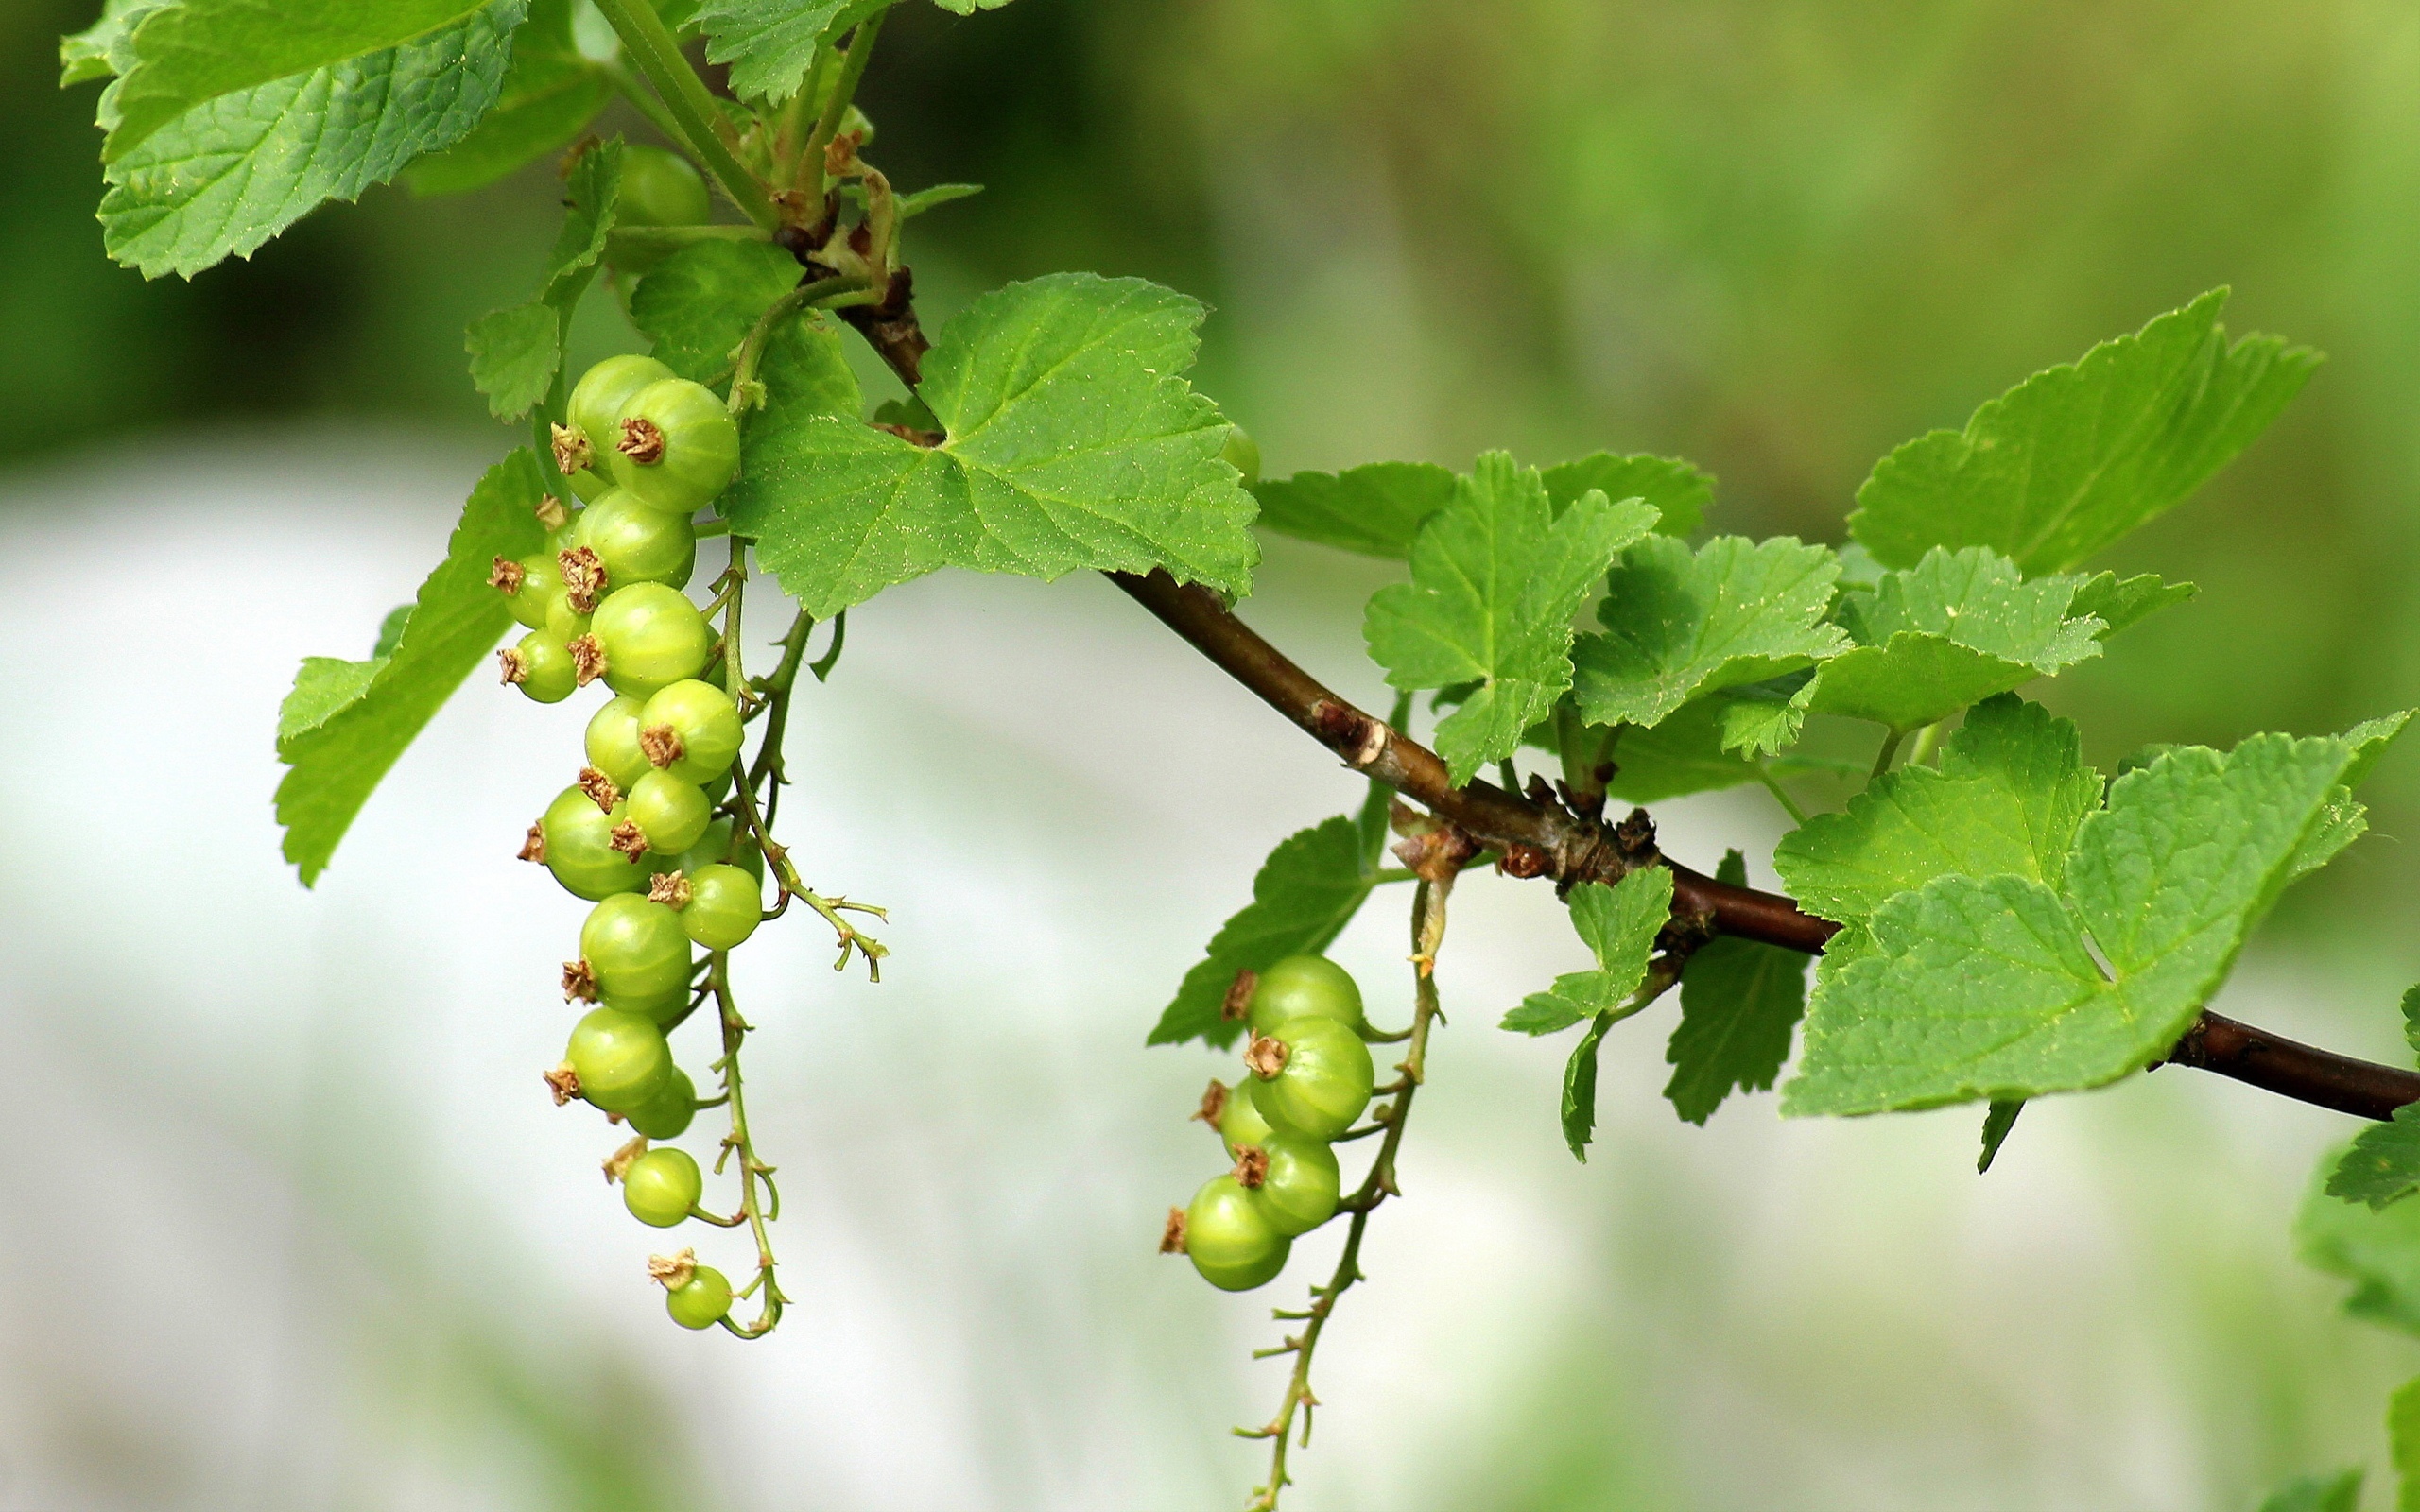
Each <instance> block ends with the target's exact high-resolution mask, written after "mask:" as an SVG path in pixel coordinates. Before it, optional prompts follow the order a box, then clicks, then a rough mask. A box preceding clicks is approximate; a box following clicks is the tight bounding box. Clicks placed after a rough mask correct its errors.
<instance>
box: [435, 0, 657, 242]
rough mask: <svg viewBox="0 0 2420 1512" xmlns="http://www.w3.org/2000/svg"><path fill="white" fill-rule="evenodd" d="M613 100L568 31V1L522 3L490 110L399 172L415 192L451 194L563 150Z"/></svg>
mask: <svg viewBox="0 0 2420 1512" xmlns="http://www.w3.org/2000/svg"><path fill="white" fill-rule="evenodd" d="M613 97H614V81H613V77H612V76H611V75H609V74H607V73H606V71H605V70H604V69H603V68H601V67H599V66H597V64H596V62H594V61H593V60H590V59H589V58H588V57H587V56H586V55H585V54H583V53H582V52H581V51H580V50H579V45H578V43H576V42H575V41H574V38H573V33H572V6H571V3H570V0H530V6H529V19H528V20H527V21H526V22H524V23H523V24H522V26H521V29H520V30H519V31H517V32H515V33H513V36H512V66H511V68H510V69H509V70H508V71H507V72H506V73H505V76H504V86H503V89H502V91H501V93H500V94H498V96H497V98H496V102H495V108H494V109H493V110H492V111H490V112H488V113H487V115H486V116H485V117H484V118H482V119H481V120H480V122H479V124H478V126H477V127H476V128H475V129H473V130H472V132H471V134H470V135H468V136H466V137H464V138H463V139H462V140H461V141H459V142H457V143H455V144H454V145H453V146H450V147H447V148H446V149H445V150H444V151H442V152H435V153H431V154H429V155H428V156H426V157H424V158H422V159H421V160H420V161H419V162H417V163H413V164H412V165H411V166H410V167H409V168H407V169H406V170H405V173H404V181H405V182H406V183H407V184H409V185H410V186H411V190H412V193H414V194H417V195H449V194H459V193H461V192H463V191H465V190H469V189H476V188H479V187H480V186H482V185H485V184H490V183H493V182H494V181H495V180H498V179H501V178H503V177H504V176H505V175H506V174H508V173H510V172H512V171H513V170H514V169H516V168H519V167H521V166H523V165H525V164H527V163H535V162H536V161H538V160H539V159H540V158H543V157H545V156H546V155H547V154H549V153H553V152H560V151H562V149H563V148H564V147H567V146H570V145H571V144H572V141H573V140H574V139H575V138H577V137H578V136H579V133H580V132H581V131H582V130H584V129H587V127H588V125H589V123H590V122H592V121H594V120H596V116H597V113H598V112H601V111H603V110H604V109H605V106H606V104H607V103H608V102H609V101H611V100H612V99H613Z"/></svg>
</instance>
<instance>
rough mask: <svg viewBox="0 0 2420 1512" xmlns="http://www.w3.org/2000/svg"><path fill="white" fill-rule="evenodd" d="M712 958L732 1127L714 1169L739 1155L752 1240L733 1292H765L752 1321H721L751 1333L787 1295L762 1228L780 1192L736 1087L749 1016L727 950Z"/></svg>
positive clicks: (765, 1325) (757, 1332)
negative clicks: (750, 1260) (743, 1279)
mask: <svg viewBox="0 0 2420 1512" xmlns="http://www.w3.org/2000/svg"><path fill="white" fill-rule="evenodd" d="M713 962H714V964H713V966H712V967H711V969H710V974H709V975H708V977H707V981H708V983H709V984H710V986H711V987H712V988H713V990H714V996H715V1006H716V1008H717V1011H718V1012H719V1014H720V1015H721V1018H722V1058H721V1059H719V1060H717V1061H716V1062H715V1070H716V1071H717V1072H719V1073H720V1074H721V1075H722V1094H723V1097H724V1099H725V1100H726V1101H727V1102H728V1103H729V1104H730V1107H731V1133H730V1135H729V1136H728V1137H726V1138H725V1139H724V1140H723V1142H722V1147H723V1154H722V1159H721V1160H717V1161H716V1162H715V1170H716V1172H717V1174H719V1173H720V1172H721V1170H722V1168H723V1164H724V1162H725V1161H727V1160H730V1158H731V1157H732V1156H733V1155H737V1156H738V1157H739V1211H740V1216H741V1217H743V1218H745V1219H746V1220H747V1222H748V1230H749V1232H750V1233H751V1234H752V1235H753V1236H754V1238H755V1240H756V1278H755V1280H752V1281H750V1282H749V1283H748V1284H747V1285H746V1286H744V1287H741V1288H740V1289H739V1291H738V1292H737V1293H736V1294H735V1295H736V1296H739V1297H747V1296H750V1295H752V1294H753V1293H756V1292H759V1291H761V1292H762V1293H763V1294H764V1297H763V1300H762V1302H761V1303H760V1304H759V1306H758V1309H757V1314H756V1321H754V1322H753V1323H744V1324H743V1323H735V1322H733V1321H732V1320H731V1318H730V1317H729V1315H728V1314H726V1315H725V1316H724V1318H723V1320H722V1326H723V1327H724V1328H726V1329H729V1330H730V1331H731V1332H734V1333H735V1334H737V1335H739V1336H740V1337H741V1338H743V1339H753V1338H761V1337H762V1336H764V1335H765V1334H767V1333H769V1332H772V1331H773V1326H774V1325H775V1324H777V1323H779V1322H780V1321H781V1320H782V1307H783V1304H784V1303H786V1302H787V1301H788V1300H789V1298H788V1297H785V1296H783V1295H782V1285H781V1282H780V1280H777V1279H776V1278H775V1276H774V1274H773V1265H774V1262H773V1241H772V1236H771V1235H769V1233H767V1232H766V1230H765V1225H766V1222H767V1220H768V1219H769V1218H771V1217H773V1216H776V1215H778V1214H779V1213H780V1211H781V1209H782V1196H781V1193H780V1192H779V1191H778V1190H776V1189H775V1187H774V1186H773V1168H772V1167H771V1166H769V1165H767V1164H766V1163H765V1162H764V1161H763V1160H758V1159H757V1157H756V1145H755V1143H754V1142H753V1141H752V1140H751V1139H750V1138H749V1135H748V1101H747V1098H746V1097H745V1096H744V1095H743V1094H742V1092H741V1091H740V1074H739V1047H740V1046H741V1045H742V1044H743V1043H745V1042H746V1040H747V1039H748V1022H747V1021H746V1020H745V1019H742V1018H741V1017H740V1016H739V1005H738V1003H737V1001H736V1000H735V999H734V998H733V996H732V991H731V953H730V952H729V951H717V952H715V953H714V956H713ZM760 1183H761V1189H760Z"/></svg>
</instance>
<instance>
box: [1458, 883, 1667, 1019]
mask: <svg viewBox="0 0 2420 1512" xmlns="http://www.w3.org/2000/svg"><path fill="white" fill-rule="evenodd" d="M1568 902H1569V905H1570V909H1571V927H1572V929H1573V930H1574V931H1575V932H1576V933H1577V934H1578V935H1579V936H1580V938H1581V939H1582V941H1583V942H1584V943H1585V944H1586V945H1587V947H1588V951H1589V954H1592V955H1594V956H1596V957H1597V965H1596V969H1595V970H1593V971H1566V972H1564V974H1563V975H1561V976H1558V977H1556V978H1555V979H1554V986H1552V987H1551V988H1547V990H1545V991H1543V992H1532V993H1530V995H1529V996H1528V997H1526V998H1523V999H1522V1000H1521V1005H1520V1006H1519V1007H1517V1008H1514V1009H1513V1011H1511V1012H1510V1013H1507V1014H1506V1015H1505V1016H1504V1022H1502V1023H1501V1024H1499V1025H1497V1027H1499V1028H1504V1029H1511V1030H1513V1031H1515V1032H1516V1033H1520V1034H1530V1035H1539V1034H1553V1033H1556V1032H1557V1031H1559V1030H1563V1029H1568V1028H1570V1027H1571V1026H1572V1025H1573V1024H1575V1023H1578V1022H1580V1021H1581V1020H1582V1019H1586V1018H1592V1017H1595V1016H1596V1015H1599V1014H1605V1013H1616V1012H1617V1010H1619V1009H1620V1008H1621V1007H1622V1006H1623V1005H1624V1004H1625V1002H1626V1001H1627V1000H1628V999H1629V997H1630V995H1631V994H1632V993H1634V992H1636V991H1637V990H1638V987H1639V984H1640V983H1641V982H1643V981H1645V980H1646V979H1647V958H1648V956H1649V955H1651V954H1653V953H1654V950H1655V936H1657V935H1658V934H1660V933H1661V932H1662V931H1663V928H1664V926H1665V925H1666V924H1668V923H1670V922H1671V921H1672V873H1671V872H1670V871H1669V870H1668V869H1666V868H1663V867H1646V868H1640V869H1639V870H1636V871H1634V872H1632V873H1630V874H1629V875H1628V876H1626V877H1624V878H1622V880H1621V881H1620V882H1618V883H1616V884H1615V885H1613V886H1610V887H1608V886H1606V885H1604V884H1603V883H1601V882H1584V883H1582V884H1581V885H1579V886H1577V887H1574V888H1573V889H1572V890H1571V897H1570V899H1569V900H1568Z"/></svg>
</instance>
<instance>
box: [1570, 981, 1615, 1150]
mask: <svg viewBox="0 0 2420 1512" xmlns="http://www.w3.org/2000/svg"><path fill="white" fill-rule="evenodd" d="M1613 1026H1614V1019H1613V1017H1612V1016H1611V1015H1609V1014H1602V1013H1600V1014H1599V1015H1598V1016H1597V1018H1596V1019H1595V1021H1594V1022H1591V1023H1590V1024H1589V1025H1588V1032H1587V1033H1586V1034H1583V1035H1582V1036H1581V1037H1580V1042H1579V1043H1578V1044H1576V1045H1573V1046H1572V1047H1571V1058H1570V1059H1569V1060H1567V1061H1565V1062H1564V1067H1563V1109H1562V1113H1563V1142H1564V1143H1565V1144H1568V1145H1570V1146H1571V1155H1572V1159H1574V1160H1578V1161H1579V1162H1580V1163H1581V1164H1582V1165H1585V1164H1587V1163H1588V1144H1589V1142H1590V1141H1591V1140H1593V1139H1595V1138H1596V1135H1597V1047H1598V1046H1599V1044H1602V1043H1603V1042H1604V1039H1605V1031H1606V1030H1608V1029H1610V1028H1612V1027H1613Z"/></svg>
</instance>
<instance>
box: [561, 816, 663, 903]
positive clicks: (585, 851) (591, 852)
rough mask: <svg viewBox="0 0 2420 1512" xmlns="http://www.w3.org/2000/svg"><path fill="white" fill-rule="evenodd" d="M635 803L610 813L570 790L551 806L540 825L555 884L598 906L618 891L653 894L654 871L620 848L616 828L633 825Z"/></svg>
mask: <svg viewBox="0 0 2420 1512" xmlns="http://www.w3.org/2000/svg"><path fill="white" fill-rule="evenodd" d="M630 817H631V811H630V805H629V804H627V803H616V804H614V811H613V812H612V813H610V814H608V813H606V812H604V811H603V810H601V809H599V808H597V806H596V799H592V798H590V797H589V796H588V795H587V793H585V792H583V791H582V790H581V789H579V788H577V787H566V788H564V789H563V790H562V792H560V793H558V794H556V795H555V800H554V801H553V802H552V803H549V804H547V805H546V814H545V816H544V818H542V819H540V820H539V821H538V839H539V846H540V848H541V851H542V853H541V854H540V855H539V856H538V857H537V858H536V859H539V860H543V861H544V862H545V864H546V869H547V870H548V871H551V872H553V873H554V874H555V880H556V881H557V882H560V883H562V885H563V887H564V888H565V890H567V891H569V892H571V893H572V894H574V895H575V896H577V897H581V898H586V899H588V900H589V901H590V902H595V901H596V900H597V899H600V898H611V897H613V896H614V894H615V893H627V892H644V891H646V890H647V882H648V871H647V868H645V867H643V866H636V865H633V864H632V863H631V857H630V856H628V855H626V854H624V853H623V852H622V851H616V850H614V826H616V825H619V824H624V823H627V822H629V820H630Z"/></svg>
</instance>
